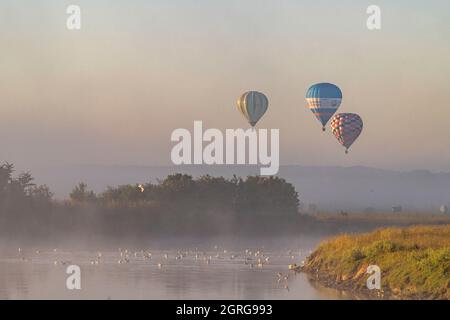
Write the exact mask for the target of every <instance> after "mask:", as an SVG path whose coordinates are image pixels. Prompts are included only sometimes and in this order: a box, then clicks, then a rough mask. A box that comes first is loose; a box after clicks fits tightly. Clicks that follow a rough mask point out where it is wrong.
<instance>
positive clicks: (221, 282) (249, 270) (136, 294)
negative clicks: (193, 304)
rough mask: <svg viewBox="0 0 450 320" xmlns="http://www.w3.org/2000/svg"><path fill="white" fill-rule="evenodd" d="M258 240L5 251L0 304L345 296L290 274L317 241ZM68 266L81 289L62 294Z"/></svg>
mask: <svg viewBox="0 0 450 320" xmlns="http://www.w3.org/2000/svg"><path fill="white" fill-rule="evenodd" d="M255 242H256V241H253V243H252V244H250V245H248V246H242V247H240V246H236V245H230V246H229V247H227V246H224V245H220V244H208V245H202V247H200V246H198V247H185V248H184V247H177V248H174V247H169V248H167V247H166V248H161V246H159V248H157V249H152V248H149V247H147V248H146V249H136V248H134V249H130V248H128V249H125V248H117V249H114V250H111V249H109V250H105V251H102V250H99V249H98V248H96V249H95V250H68V249H65V248H51V249H49V248H35V247H33V248H31V247H29V248H20V249H19V248H17V247H14V248H12V247H10V248H8V249H7V250H5V249H3V250H2V251H0V252H1V255H0V299H3V300H4V299H113V300H114V299H344V298H347V297H345V296H343V295H342V294H340V293H339V292H337V291H335V290H333V289H326V288H322V287H319V286H316V285H313V284H311V283H310V282H309V281H308V279H307V277H306V275H305V274H301V273H300V274H295V273H294V272H292V271H289V270H288V265H289V264H293V263H296V264H300V263H301V261H302V260H305V258H306V257H307V255H308V254H309V253H310V251H311V250H312V249H313V247H314V245H315V244H317V242H318V239H308V241H304V239H297V240H295V241H283V242H282V243H283V245H282V247H283V248H282V249H280V247H281V246H280V243H277V241H273V240H271V241H269V243H268V245H263V244H262V243H263V241H258V243H261V245H259V246H254V244H255ZM286 243H288V244H289V245H290V246H289V247H286ZM241 245H242V244H241ZM252 245H253V246H252ZM71 265H76V266H79V267H80V271H81V274H80V283H81V289H80V290H69V289H68V288H67V284H66V281H67V278H68V277H69V276H70V275H69V274H67V273H66V272H67V268H68V267H69V266H71Z"/></svg>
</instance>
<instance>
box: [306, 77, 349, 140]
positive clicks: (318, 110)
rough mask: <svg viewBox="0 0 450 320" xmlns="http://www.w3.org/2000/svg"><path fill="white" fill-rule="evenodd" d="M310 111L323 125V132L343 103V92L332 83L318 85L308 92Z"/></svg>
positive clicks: (307, 100) (307, 99)
mask: <svg viewBox="0 0 450 320" xmlns="http://www.w3.org/2000/svg"><path fill="white" fill-rule="evenodd" d="M306 102H308V105H309V109H310V110H311V111H312V112H313V113H314V115H315V116H316V118H317V119H318V120H319V121H320V123H322V127H323V130H324V131H325V125H326V124H327V122H328V120H330V118H331V117H332V116H333V114H334V113H335V112H336V110H337V109H338V108H339V106H340V105H341V102H342V92H341V89H339V87H338V86H336V85H334V84H332V83H317V84H315V85H312V86H311V87H310V88H309V89H308V91H307V92H306Z"/></svg>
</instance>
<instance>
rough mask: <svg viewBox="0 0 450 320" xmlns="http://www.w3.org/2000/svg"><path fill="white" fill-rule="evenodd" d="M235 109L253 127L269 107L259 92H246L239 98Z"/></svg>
mask: <svg viewBox="0 0 450 320" xmlns="http://www.w3.org/2000/svg"><path fill="white" fill-rule="evenodd" d="M237 107H238V109H239V111H240V112H241V113H242V114H243V115H244V117H245V118H246V119H247V121H248V122H249V123H250V125H251V126H252V127H254V126H255V125H256V123H257V122H258V121H259V120H260V119H261V118H262V116H263V115H264V113H266V111H267V108H268V107H269V100H268V99H267V97H266V96H265V95H264V94H263V93H261V92H258V91H248V92H246V93H244V94H243V95H242V96H240V97H239V99H238V101H237Z"/></svg>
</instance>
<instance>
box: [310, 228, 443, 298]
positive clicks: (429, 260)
mask: <svg viewBox="0 0 450 320" xmlns="http://www.w3.org/2000/svg"><path fill="white" fill-rule="evenodd" d="M369 265H377V266H379V267H380V269H381V290H368V289H367V286H366V282H367V278H368V277H369V274H367V273H366V270H367V267H368V266H369ZM302 270H303V271H304V272H306V273H308V275H309V276H310V278H311V279H312V280H313V281H318V282H319V283H320V284H322V285H324V286H326V287H332V288H336V289H338V290H341V291H347V292H352V293H354V294H355V295H363V296H365V297H368V298H382V299H444V300H448V299H450V226H449V225H446V226H415V227H407V228H385V229H379V230H376V231H374V232H370V233H365V234H360V235H347V234H345V235H341V236H338V237H335V238H332V239H330V240H327V241H325V242H323V243H322V244H320V245H319V247H318V248H317V249H316V250H315V251H314V252H313V253H312V254H311V255H310V256H309V257H308V259H307V261H306V263H305V266H304V267H303V269H302Z"/></svg>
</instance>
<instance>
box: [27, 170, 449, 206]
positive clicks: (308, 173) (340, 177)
mask: <svg viewBox="0 0 450 320" xmlns="http://www.w3.org/2000/svg"><path fill="white" fill-rule="evenodd" d="M176 172H181V173H188V174H191V175H193V176H194V177H196V176H200V175H204V174H209V175H212V176H225V177H231V176H232V175H233V174H236V175H237V176H247V175H256V174H258V173H259V167H248V166H214V167H211V166H178V167H175V166H166V167H164V166H148V167H146V166H102V165H82V166H66V167H56V168H35V169H33V170H32V174H33V175H34V176H35V177H36V180H37V182H38V183H43V184H47V185H48V186H49V187H50V188H51V190H52V191H53V192H54V193H55V195H56V197H58V198H64V197H67V195H68V194H69V193H70V191H71V189H72V188H73V186H75V185H76V184H77V183H79V182H81V181H83V182H86V183H87V184H88V185H89V187H90V188H92V189H94V190H95V191H96V192H100V191H102V190H104V189H105V187H106V186H108V185H111V186H116V185H120V184H128V183H132V184H134V183H143V182H148V181H156V180H157V179H162V178H164V177H166V176H167V175H168V174H173V173H176ZM279 176H280V177H283V178H285V179H286V180H288V181H289V182H291V183H292V184H294V186H295V187H296V189H297V191H298V192H299V194H300V200H301V201H302V202H303V203H305V207H304V208H305V209H307V208H308V204H316V205H317V209H318V210H319V211H339V210H349V211H360V210H367V211H369V210H370V207H371V209H372V210H374V211H390V209H391V207H392V206H402V207H403V209H404V210H405V211H429V212H434V213H436V212H438V209H439V207H440V206H441V205H442V204H447V203H449V202H450V173H432V172H430V171H426V170H417V171H407V172H400V171H393V170H382V169H376V168H368V167H306V166H282V167H281V168H280V172H279Z"/></svg>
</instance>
